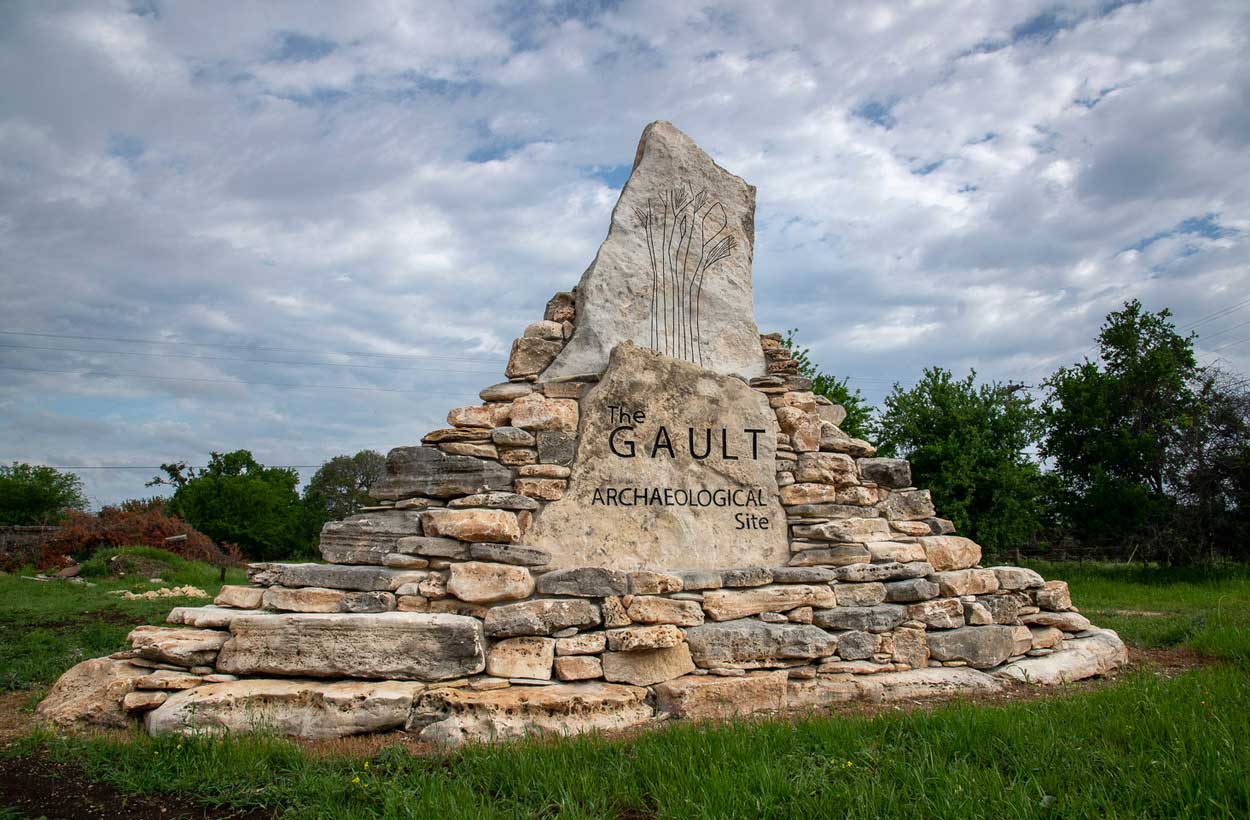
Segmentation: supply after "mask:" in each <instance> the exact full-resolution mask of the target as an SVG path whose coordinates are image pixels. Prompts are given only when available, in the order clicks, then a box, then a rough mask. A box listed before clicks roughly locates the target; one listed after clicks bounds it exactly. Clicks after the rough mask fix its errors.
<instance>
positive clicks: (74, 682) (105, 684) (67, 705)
mask: <svg viewBox="0 0 1250 820" xmlns="http://www.w3.org/2000/svg"><path fill="white" fill-rule="evenodd" d="M151 672H152V670H151V669H145V668H144V667H141V666H135V665H134V664H131V663H128V662H127V661H124V660H114V659H112V658H93V659H91V660H89V661H83V662H82V663H80V664H77V665H76V666H73V667H71V668H70V669H69V670H68V671H66V672H65V674H63V675H61V677H60V678H58V679H57V682H56V683H54V684H52V688H51V689H50V690H49V691H48V695H47V697H45V698H44V699H43V700H42V701H40V703H39V706H37V707H36V708H35V715H36V717H38V718H39V719H40V720H43V721H47V722H49V723H54V724H56V725H58V726H73V725H78V726H110V727H114V728H121V727H124V726H126V725H128V722H129V718H128V717H127V716H126V711H125V709H124V708H123V707H122V701H123V700H124V699H125V697H126V695H128V694H130V693H131V692H133V691H134V690H135V686H136V684H137V682H138V680H139V679H140V678H142V677H144V676H146V675H148V674H150V673H151Z"/></svg>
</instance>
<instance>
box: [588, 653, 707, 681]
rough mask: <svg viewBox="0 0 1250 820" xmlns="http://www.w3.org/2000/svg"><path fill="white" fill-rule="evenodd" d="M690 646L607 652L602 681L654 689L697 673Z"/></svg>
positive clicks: (604, 654) (604, 658)
mask: <svg viewBox="0 0 1250 820" xmlns="http://www.w3.org/2000/svg"><path fill="white" fill-rule="evenodd" d="M694 668H695V667H694V663H693V662H692V661H691V658H690V647H689V646H687V645H686V644H684V643H679V644H677V645H676V646H670V647H665V648H663V649H645V650H642V651H637V652H604V653H603V678H604V680H609V681H612V682H613V683H632V684H633V685H635V686H651V685H652V684H656V683H662V682H663V681H666V680H672V679H673V678H680V677H681V676H682V675H688V674H690V673H691V672H693V671H694Z"/></svg>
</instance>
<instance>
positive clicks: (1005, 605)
mask: <svg viewBox="0 0 1250 820" xmlns="http://www.w3.org/2000/svg"><path fill="white" fill-rule="evenodd" d="M995 574H997V573H995ZM977 603H979V604H980V605H981V606H983V607H985V609H986V610H987V611H988V612H989V613H990V617H991V618H992V619H993V622H994V623H996V624H1014V623H1015V622H1016V618H1017V617H1019V615H1020V607H1022V606H1024V605H1025V604H1026V603H1028V598H1027V597H1026V596H1024V595H1023V594H1021V593H1018V592H1007V593H999V594H997V595H983V596H981V597H979V598H977Z"/></svg>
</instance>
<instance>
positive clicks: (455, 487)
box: [369, 447, 512, 501]
mask: <svg viewBox="0 0 1250 820" xmlns="http://www.w3.org/2000/svg"><path fill="white" fill-rule="evenodd" d="M511 490H512V471H511V470H509V469H508V468H507V467H504V466H503V465H501V464H500V463H499V462H497V461H491V460H489V459H481V458H474V457H473V456H456V455H451V454H449V453H444V452H443V451H442V450H439V449H438V448H437V447H396V448H395V449H393V450H391V451H390V452H389V453H387V454H386V475H385V476H383V478H382V480H381V481H379V482H378V483H376V484H374V485H373V486H372V487H370V488H369V495H371V496H373V497H374V498H377V499H379V500H396V501H397V500H399V499H401V498H408V497H409V496H416V495H421V496H428V497H430V498H454V497H456V496H461V495H473V494H475V493H479V492H491V491H502V492H510V491H511Z"/></svg>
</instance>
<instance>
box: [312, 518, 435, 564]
mask: <svg viewBox="0 0 1250 820" xmlns="http://www.w3.org/2000/svg"><path fill="white" fill-rule="evenodd" d="M420 534H421V514H420V513H419V512H409V511H406V510H379V511H376V512H370V513H365V514H362V515H353V516H352V517H351V518H348V519H347V520H345V521H330V522H328V523H326V525H325V526H324V527H322V528H321V541H320V542H319V545H318V548H319V549H320V550H321V557H322V558H324V559H325V560H327V561H329V562H330V563H332V564H375V565H381V564H382V559H383V558H385V557H386V554H387V553H391V552H397V549H396V546H397V545H398V543H399V539H401V538H405V537H408V536H411V535H420Z"/></svg>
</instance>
